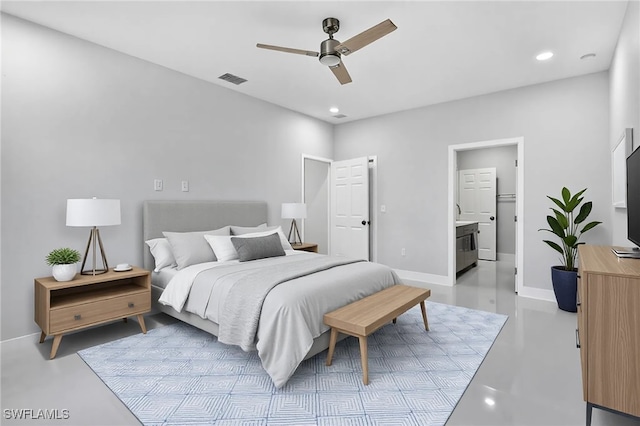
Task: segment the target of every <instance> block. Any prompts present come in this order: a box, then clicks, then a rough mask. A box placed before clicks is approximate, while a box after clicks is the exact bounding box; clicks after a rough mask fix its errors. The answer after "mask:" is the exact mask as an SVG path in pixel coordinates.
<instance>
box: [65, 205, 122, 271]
mask: <svg viewBox="0 0 640 426" xmlns="http://www.w3.org/2000/svg"><path fill="white" fill-rule="evenodd" d="M111 225H120V200H107V199H98V198H95V197H94V198H90V199H72V200H67V226H87V227H91V232H90V233H89V241H88V242H87V249H86V250H85V252H84V259H83V260H82V267H81V274H83V275H98V274H104V273H105V272H107V271H108V270H109V265H108V264H107V256H106V255H105V252H104V247H103V246H102V239H101V238H100V230H99V229H98V226H111ZM96 246H99V248H100V255H101V258H102V266H103V267H102V268H101V269H96V257H97V247H96ZM89 247H91V248H92V254H93V255H92V268H91V269H88V270H86V271H85V270H84V265H85V263H86V262H87V257H88V256H89Z"/></svg>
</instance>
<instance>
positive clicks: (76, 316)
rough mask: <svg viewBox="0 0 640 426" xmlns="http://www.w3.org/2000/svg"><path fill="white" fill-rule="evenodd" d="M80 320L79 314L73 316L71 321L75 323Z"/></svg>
mask: <svg viewBox="0 0 640 426" xmlns="http://www.w3.org/2000/svg"><path fill="white" fill-rule="evenodd" d="M81 318H82V315H80V314H78V315H74V316H73V319H74V320H76V321H78V320H79V319H81Z"/></svg>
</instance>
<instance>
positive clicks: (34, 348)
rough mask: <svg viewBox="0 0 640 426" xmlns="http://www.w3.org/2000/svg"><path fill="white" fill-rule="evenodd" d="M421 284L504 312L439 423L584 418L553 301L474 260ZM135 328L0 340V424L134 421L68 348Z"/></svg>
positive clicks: (567, 333)
mask: <svg viewBox="0 0 640 426" xmlns="http://www.w3.org/2000/svg"><path fill="white" fill-rule="evenodd" d="M407 284H410V283H407ZM429 287H430V288H431V290H432V295H431V298H430V300H431V301H434V302H440V303H447V304H452V305H458V306H465V307H469V308H474V309H480V310H484V311H490V312H497V313H502V314H507V315H509V320H508V321H507V323H506V324H505V326H504V328H503V329H502V331H501V333H500V335H499V336H498V338H497V339H496V342H495V343H494V345H493V347H492V348H491V350H490V351H489V354H488V355H487V357H486V359H485V360H484V362H483V364H482V365H481V366H480V369H479V370H478V372H477V374H476V376H475V377H474V379H473V381H472V382H471V384H470V385H469V387H468V388H467V390H466V392H465V393H464V395H463V397H462V399H461V400H460V402H459V403H458V406H457V407H456V408H455V410H454V411H453V414H452V415H451V417H450V419H449V421H448V422H447V425H448V426H462V425H493V426H498V425H509V426H515V425H557V426H570V425H584V424H585V403H584V401H583V400H582V381H581V376H580V374H581V373H580V359H579V351H578V349H576V345H575V328H576V314H572V313H568V312H564V311H560V310H559V309H558V308H557V306H556V304H555V303H550V302H544V301H538V300H533V299H526V298H521V297H517V296H516V295H515V293H514V291H513V265H512V264H509V263H508V262H482V261H481V262H480V264H479V265H478V267H476V268H473V269H471V270H469V271H467V272H466V273H464V274H463V275H462V276H461V277H460V278H459V279H458V284H457V285H456V286H455V287H453V288H449V287H442V286H435V285H434V286H429ZM145 322H146V324H147V327H148V328H155V327H161V326H163V325H166V324H169V323H171V322H174V320H173V319H172V318H170V317H168V316H165V315H163V314H158V315H152V316H149V317H146V319H145ZM139 332H140V328H139V327H138V323H137V322H135V321H133V320H130V321H129V322H128V323H126V324H125V323H123V322H116V323H112V324H109V325H106V326H102V327H96V328H93V329H89V330H86V331H82V332H78V333H74V334H70V335H66V336H64V338H63V339H62V343H61V345H60V349H59V350H58V354H57V357H56V358H55V359H53V360H49V351H50V350H51V339H47V340H46V341H45V342H44V343H43V344H38V338H39V334H34V335H31V336H26V337H23V338H20V339H15V340H11V341H7V342H2V343H1V344H0V346H1V352H0V354H1V367H2V375H1V380H2V381H1V387H0V390H1V394H0V398H1V407H2V416H1V417H0V423H1V424H3V425H5V424H6V425H10V424H20V425H22V424H29V423H34V424H39V425H45V424H55V425H83V426H89V425H136V424H139V423H138V421H137V419H136V418H135V417H134V416H133V415H132V414H131V413H130V412H129V410H128V409H127V408H126V407H125V406H124V405H123V404H122V403H121V402H120V400H119V399H118V398H116V397H115V395H113V394H112V393H111V391H110V390H109V389H108V388H107V387H106V386H105V385H104V384H103V383H102V382H101V381H100V379H99V378H98V377H97V376H96V375H95V374H93V372H92V371H91V369H89V367H87V365H86V364H85V363H84V361H82V359H80V357H79V356H78V355H77V354H76V352H77V351H78V350H81V349H84V348H88V347H91V346H95V345H98V344H101V343H105V342H109V341H112V340H114V339H118V338H121V337H125V336H129V335H132V334H136V333H139ZM11 409H33V410H34V413H35V411H36V410H38V409H49V410H58V414H59V417H66V416H67V414H68V418H67V419H60V420H51V421H44V420H37V419H36V420H32V421H27V420H16V419H12V418H10V417H11V415H10V414H11V413H10V411H7V410H11ZM64 410H67V411H64ZM592 425H593V426H604V425H607V426H612V425H616V426H617V425H619V426H640V420H638V419H631V418H628V417H623V416H619V415H616V414H613V413H609V412H605V411H603V410H598V409H594V413H593V421H592Z"/></svg>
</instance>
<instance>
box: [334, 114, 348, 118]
mask: <svg viewBox="0 0 640 426" xmlns="http://www.w3.org/2000/svg"><path fill="white" fill-rule="evenodd" d="M345 117H346V115H344V114H336V115H334V116H333V118H345Z"/></svg>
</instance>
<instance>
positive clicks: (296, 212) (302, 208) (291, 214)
mask: <svg viewBox="0 0 640 426" xmlns="http://www.w3.org/2000/svg"><path fill="white" fill-rule="evenodd" d="M282 218H283V219H291V228H290V229H289V237H288V239H289V242H290V243H291V244H302V239H301V238H300V231H299V230H298V224H297V223H296V219H306V218H307V205H306V204H305V203H282ZM294 230H295V233H294V234H293V241H291V234H292V233H293V231H294ZM296 236H297V239H296Z"/></svg>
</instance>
